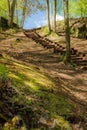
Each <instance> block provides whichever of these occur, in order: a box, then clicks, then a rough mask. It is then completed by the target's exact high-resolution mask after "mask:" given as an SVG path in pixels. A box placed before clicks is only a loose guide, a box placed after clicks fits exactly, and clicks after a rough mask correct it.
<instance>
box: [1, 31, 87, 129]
mask: <svg viewBox="0 0 87 130" xmlns="http://www.w3.org/2000/svg"><path fill="white" fill-rule="evenodd" d="M5 35H6V34H4V35H3V36H2V37H5ZM6 36H7V37H5V39H2V40H1V42H0V52H1V58H0V63H1V65H0V68H1V70H2V71H0V72H1V76H0V77H1V78H0V82H1V84H2V86H0V93H1V95H0V99H1V100H0V129H2V130H9V129H11V130H26V129H27V130H37V129H38V130H43V129H46V130H51V129H52V130H56V129H57V130H61V129H65V130H68V129H70V130H75V128H77V129H78V130H80V129H83V130H86V128H87V124H86V123H87V118H86V117H87V116H86V114H87V113H86V110H87V96H86V92H87V90H86V86H87V80H86V77H87V73H86V72H85V71H83V70H81V71H80V70H76V69H74V68H73V67H72V66H66V65H65V64H64V63H63V62H62V61H61V59H60V56H59V55H58V54H52V52H51V50H47V49H44V48H43V47H42V46H41V45H40V44H37V43H36V42H34V41H33V40H31V39H28V38H27V37H26V36H25V35H24V34H23V33H22V32H18V33H15V34H12V35H9V34H8V35H6Z"/></svg>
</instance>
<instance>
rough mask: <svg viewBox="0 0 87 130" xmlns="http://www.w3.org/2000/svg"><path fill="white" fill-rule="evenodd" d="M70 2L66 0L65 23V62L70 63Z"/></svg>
mask: <svg viewBox="0 0 87 130" xmlns="http://www.w3.org/2000/svg"><path fill="white" fill-rule="evenodd" d="M68 4H69V3H68V0H64V22H65V39H66V55H65V59H64V60H65V62H70V60H71V55H70V29H69V10H68Z"/></svg>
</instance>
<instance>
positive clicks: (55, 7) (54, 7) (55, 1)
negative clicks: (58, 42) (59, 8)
mask: <svg viewBox="0 0 87 130" xmlns="http://www.w3.org/2000/svg"><path fill="white" fill-rule="evenodd" d="M54 31H55V32H56V0H54Z"/></svg>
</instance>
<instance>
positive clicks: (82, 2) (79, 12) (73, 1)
mask: <svg viewBox="0 0 87 130" xmlns="http://www.w3.org/2000/svg"><path fill="white" fill-rule="evenodd" d="M69 12H70V17H86V16H87V13H86V12H87V0H70V2H69Z"/></svg>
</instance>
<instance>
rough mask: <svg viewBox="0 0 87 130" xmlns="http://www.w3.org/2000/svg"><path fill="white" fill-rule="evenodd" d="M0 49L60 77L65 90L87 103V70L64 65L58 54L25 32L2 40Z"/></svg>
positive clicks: (57, 77)
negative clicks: (27, 35) (33, 39)
mask: <svg viewBox="0 0 87 130" xmlns="http://www.w3.org/2000/svg"><path fill="white" fill-rule="evenodd" d="M17 38H18V39H17ZM16 40H19V41H16ZM0 51H1V52H3V53H7V54H10V55H11V56H13V57H14V58H16V59H18V60H21V61H23V62H26V63H27V64H34V65H35V66H37V67H38V69H40V68H43V69H44V71H46V72H47V73H49V74H50V75H51V76H52V77H54V78H56V80H57V79H60V80H61V82H63V84H64V86H63V87H64V88H65V90H66V91H68V92H70V93H71V95H73V96H75V97H76V98H77V99H78V100H80V101H81V102H86V103H87V72H86V71H82V70H76V69H74V68H72V67H70V66H66V65H64V64H63V63H62V62H61V60H60V58H59V55H58V54H52V52H51V51H49V50H47V49H44V48H43V47H42V46H41V45H39V44H37V43H35V42H34V41H32V40H31V39H28V38H27V37H26V36H25V35H24V34H23V33H18V34H16V35H14V38H9V39H6V40H2V41H1V42H0Z"/></svg>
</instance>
